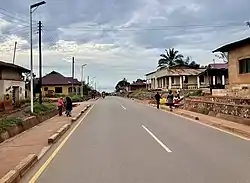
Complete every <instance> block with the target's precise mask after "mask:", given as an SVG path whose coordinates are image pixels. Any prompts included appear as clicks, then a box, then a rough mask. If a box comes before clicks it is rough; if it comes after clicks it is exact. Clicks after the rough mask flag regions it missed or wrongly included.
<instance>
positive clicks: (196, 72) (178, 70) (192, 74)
mask: <svg viewBox="0 0 250 183" xmlns="http://www.w3.org/2000/svg"><path fill="white" fill-rule="evenodd" d="M205 70H206V69H201V68H199V69H195V68H193V67H190V66H173V67H165V68H162V69H158V70H156V71H154V72H151V73H148V74H146V79H147V84H148V87H149V89H151V90H154V89H163V90H167V89H183V88H186V89H197V88H201V87H206V86H207V85H208V82H207V81H208V79H207V76H200V74H201V73H203V72H204V71H205ZM204 77H205V78H204Z"/></svg>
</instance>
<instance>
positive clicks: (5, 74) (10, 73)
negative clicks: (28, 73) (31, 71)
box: [1, 68, 22, 81]
mask: <svg viewBox="0 0 250 183" xmlns="http://www.w3.org/2000/svg"><path fill="white" fill-rule="evenodd" d="M1 78H2V80H6V79H7V80H16V81H19V80H21V78H22V75H21V74H20V73H18V72H16V70H14V69H9V68H5V69H3V70H1Z"/></svg>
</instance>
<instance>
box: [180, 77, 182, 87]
mask: <svg viewBox="0 0 250 183" xmlns="http://www.w3.org/2000/svg"><path fill="white" fill-rule="evenodd" d="M180 89H182V76H180Z"/></svg>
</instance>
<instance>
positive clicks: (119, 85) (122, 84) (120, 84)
mask: <svg viewBox="0 0 250 183" xmlns="http://www.w3.org/2000/svg"><path fill="white" fill-rule="evenodd" d="M129 85H130V83H129V82H128V81H127V79H126V78H123V80H121V81H119V82H118V83H117V84H116V86H115V90H116V92H119V91H120V90H125V89H126V87H128V86H129Z"/></svg>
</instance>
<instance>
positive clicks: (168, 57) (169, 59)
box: [158, 48, 183, 67]
mask: <svg viewBox="0 0 250 183" xmlns="http://www.w3.org/2000/svg"><path fill="white" fill-rule="evenodd" d="M165 51H166V54H161V55H160V56H161V57H162V58H161V59H160V60H159V61H158V67H165V66H167V67H171V66H174V65H181V64H183V60H182V59H183V55H182V54H179V51H177V50H174V48H170V49H168V50H165Z"/></svg>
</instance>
